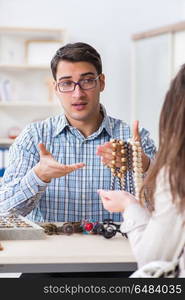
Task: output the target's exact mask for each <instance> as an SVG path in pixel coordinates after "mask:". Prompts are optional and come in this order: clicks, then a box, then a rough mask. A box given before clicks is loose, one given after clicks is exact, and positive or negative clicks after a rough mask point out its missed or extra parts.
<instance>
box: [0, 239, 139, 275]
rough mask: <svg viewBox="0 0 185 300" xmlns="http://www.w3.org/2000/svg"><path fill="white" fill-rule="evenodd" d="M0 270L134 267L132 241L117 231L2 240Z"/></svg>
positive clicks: (102, 269)
mask: <svg viewBox="0 0 185 300" xmlns="http://www.w3.org/2000/svg"><path fill="white" fill-rule="evenodd" d="M2 245H3V247H4V250H3V251H0V272H3V273H5V272H22V273H50V272H51V273H55V272H56V273H57V272H60V273H63V272H114V271H117V272H121V271H135V270H136V262H135V258H134V256H133V254H132V253H131V249H130V245H129V241H128V240H127V239H126V238H125V237H122V236H121V235H119V234H117V235H116V236H115V237H113V238H112V239H105V238H104V237H102V236H99V235H90V234H89V235H86V234H73V235H71V236H66V235H55V236H47V237H46V239H44V240H24V241H20V240H17V241H3V242H2Z"/></svg>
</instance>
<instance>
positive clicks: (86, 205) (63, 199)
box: [0, 108, 155, 222]
mask: <svg viewBox="0 0 185 300" xmlns="http://www.w3.org/2000/svg"><path fill="white" fill-rule="evenodd" d="M103 113H104V119H103V122H102V124H101V126H100V127H99V129H98V130H97V131H96V132H94V133H93V134H92V135H90V136H88V137H87V138H86V137H84V136H83V135H82V133H81V132H80V131H79V130H78V129H76V128H74V127H72V126H70V125H69V123H68V121H67V119H66V117H65V115H58V116H55V117H51V118H48V119H47V120H44V121H40V122H36V123H31V124H30V125H28V126H27V127H26V128H25V130H23V132H22V133H21V135H20V136H19V137H18V138H17V139H16V140H15V142H14V144H13V145H12V146H11V147H10V151H9V166H8V167H7V169H6V171H5V174H4V177H3V180H2V182H1V187H0V210H1V212H10V213H18V214H21V215H23V216H27V217H28V218H29V219H30V220H32V221H37V222H48V221H50V222H64V221H80V220H84V219H89V220H94V221H102V220H104V219H106V218H112V219H113V220H114V221H121V220H122V216H121V214H119V213H113V214H110V213H108V212H107V211H106V210H104V208H103V206H102V202H101V199H100V198H99V195H98V193H97V190H98V189H106V190H108V189H110V184H111V171H110V169H109V168H107V167H106V166H104V165H103V164H102V163H101V160H100V157H99V156H97V155H96V148H97V146H98V145H101V144H104V143H105V142H107V141H109V140H110V139H112V138H116V139H121V140H124V141H127V140H128V139H129V138H130V137H131V130H130V127H129V126H128V125H127V124H126V123H124V122H122V121H121V120H118V119H114V118H112V117H109V116H107V114H106V111H105V109H104V108H103ZM140 135H141V140H142V147H143V149H144V151H145V153H146V154H147V155H148V156H149V157H150V158H152V157H153V156H154V154H155V146H154V143H153V141H152V140H151V139H150V137H149V133H148V131H146V130H145V129H141V130H140ZM39 143H43V144H44V145H45V146H46V148H47V150H48V151H49V152H51V153H52V155H53V157H54V158H55V159H56V160H57V161H58V162H59V163H61V164H75V163H78V162H84V163H85V164H86V166H85V167H84V168H82V169H78V170H76V171H74V172H72V173H70V174H69V175H67V176H64V177H61V178H56V179H52V181H51V182H50V183H45V182H43V181H41V180H40V179H39V178H38V177H37V176H36V174H35V173H34V171H33V169H32V168H33V167H34V166H35V165H36V164H37V163H38V162H39V149H38V144H39ZM117 188H118V187H117ZM126 189H127V190H128V191H129V182H128V180H127V186H126Z"/></svg>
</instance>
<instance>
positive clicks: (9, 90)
mask: <svg viewBox="0 0 185 300" xmlns="http://www.w3.org/2000/svg"><path fill="white" fill-rule="evenodd" d="M66 42H67V31H66V30H58V29H39V28H34V29H33V28H0V120H1V121H0V122H1V126H0V146H1V147H2V145H6V146H7V145H9V144H11V143H12V141H13V139H11V138H9V137H10V136H13V135H14V134H13V133H12V132H15V131H16V133H18V132H19V131H21V130H22V129H23V128H24V127H25V125H26V124H28V123H30V122H33V121H37V120H42V119H45V118H47V117H49V116H51V115H55V114H58V113H60V111H61V108H60V106H59V105H58V104H57V99H56V97H55V95H54V92H53V86H52V81H53V80H52V74H51V71H50V61H51V59H52V56H53V55H54V53H55V51H56V50H57V49H58V48H59V47H61V46H62V45H63V44H65V43H66ZM15 135H16V134H15Z"/></svg>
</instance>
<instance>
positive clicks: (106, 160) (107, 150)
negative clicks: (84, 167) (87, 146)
mask: <svg viewBox="0 0 185 300" xmlns="http://www.w3.org/2000/svg"><path fill="white" fill-rule="evenodd" d="M133 139H134V141H139V142H141V138H140V135H139V121H134V123H133ZM113 151H114V148H113V146H112V143H111V142H106V143H105V144H103V145H99V146H98V147H97V152H96V154H97V155H99V156H101V161H102V163H103V164H104V165H106V166H107V167H110V168H111V167H112V160H114V156H113V155H112V152H113ZM142 164H143V172H144V173H145V172H146V171H147V170H148V168H149V165H150V158H149V157H148V156H147V155H146V154H145V153H144V151H143V150H142ZM116 167H118V168H119V167H121V155H120V154H118V155H116Z"/></svg>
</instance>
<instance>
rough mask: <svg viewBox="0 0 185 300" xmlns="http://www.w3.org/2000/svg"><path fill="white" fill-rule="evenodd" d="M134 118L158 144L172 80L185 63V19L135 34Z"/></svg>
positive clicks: (133, 69)
mask: <svg viewBox="0 0 185 300" xmlns="http://www.w3.org/2000/svg"><path fill="white" fill-rule="evenodd" d="M132 43H133V53H132V116H131V117H132V120H133V119H138V120H139V121H140V123H141V125H142V126H143V127H145V128H147V129H148V130H149V131H150V133H151V136H152V138H153V139H154V140H155V143H156V145H158V128H159V116H160V112H161V108H162V105H163V102H164V98H165V94H166V92H167V89H168V88H169V84H170V81H171V79H172V78H173V77H174V76H175V74H176V73H177V72H178V70H179V68H180V66H181V65H182V64H183V63H185V22H180V23H177V24H172V25H168V26H165V27H162V28H157V29H153V30H150V31H148V32H143V33H138V34H135V35H133V37H132Z"/></svg>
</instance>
